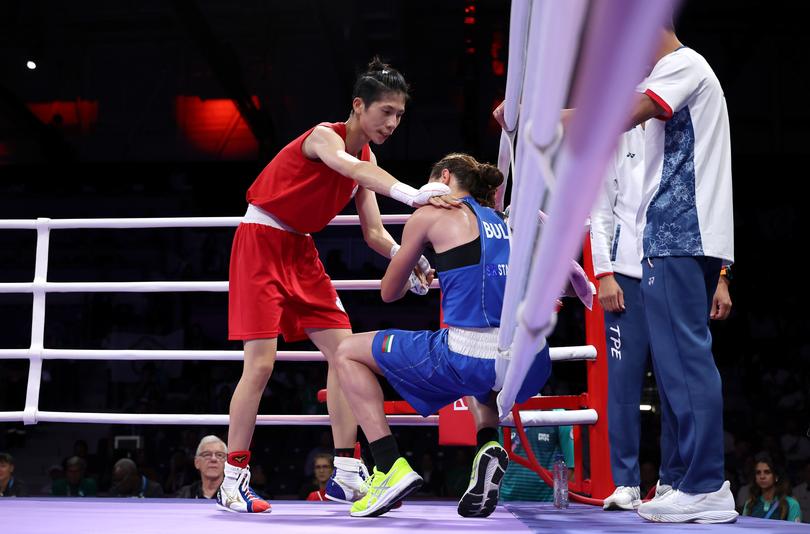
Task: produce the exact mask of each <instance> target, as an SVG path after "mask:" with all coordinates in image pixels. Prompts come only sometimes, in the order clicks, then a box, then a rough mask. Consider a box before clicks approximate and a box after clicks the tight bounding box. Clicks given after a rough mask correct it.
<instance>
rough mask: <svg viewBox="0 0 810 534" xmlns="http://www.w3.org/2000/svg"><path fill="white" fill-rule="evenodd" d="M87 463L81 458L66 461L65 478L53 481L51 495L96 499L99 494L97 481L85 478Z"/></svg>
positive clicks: (72, 457) (71, 458)
mask: <svg viewBox="0 0 810 534" xmlns="http://www.w3.org/2000/svg"><path fill="white" fill-rule="evenodd" d="M86 471H87V462H86V461H85V460H84V458H81V457H80V456H71V457H70V458H68V459H67V460H65V478H59V479H57V480H54V481H53V485H52V486H51V495H57V496H60V497H94V496H95V495H96V493H98V487H97V484H96V481H95V480H94V479H92V478H87V477H85V476H84V474H85V472H86Z"/></svg>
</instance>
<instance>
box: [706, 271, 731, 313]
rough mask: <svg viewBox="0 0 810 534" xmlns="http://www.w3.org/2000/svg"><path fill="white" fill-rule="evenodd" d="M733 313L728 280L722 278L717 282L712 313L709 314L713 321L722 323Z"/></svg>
mask: <svg viewBox="0 0 810 534" xmlns="http://www.w3.org/2000/svg"><path fill="white" fill-rule="evenodd" d="M730 313H731V295H729V292H728V278H726V277H725V276H720V280H718V281H717V289H716V290H715V292H714V298H713V299H712V311H711V313H710V314H709V317H710V318H711V319H714V320H716V321H722V320H724V319H726V318H728V316H729V314H730Z"/></svg>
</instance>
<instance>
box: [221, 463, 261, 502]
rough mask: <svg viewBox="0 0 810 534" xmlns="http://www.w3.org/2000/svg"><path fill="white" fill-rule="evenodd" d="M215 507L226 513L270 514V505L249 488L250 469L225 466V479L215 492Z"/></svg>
mask: <svg viewBox="0 0 810 534" xmlns="http://www.w3.org/2000/svg"><path fill="white" fill-rule="evenodd" d="M217 507H218V508H220V509H221V510H226V511H228V512H237V513H238V512H241V513H248V514H251V513H253V514H257V513H265V514H266V513H270V512H271V511H272V507H271V506H270V503H269V502H267V501H265V500H264V499H262V498H261V497H259V496H258V495H256V493H255V492H254V491H253V489H252V488H251V487H250V467H244V468H239V467H236V466H234V465H231V464H228V463H226V464H225V478H224V479H223V480H222V485H221V486H220V487H219V489H218V490H217Z"/></svg>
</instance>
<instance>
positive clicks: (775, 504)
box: [763, 499, 779, 519]
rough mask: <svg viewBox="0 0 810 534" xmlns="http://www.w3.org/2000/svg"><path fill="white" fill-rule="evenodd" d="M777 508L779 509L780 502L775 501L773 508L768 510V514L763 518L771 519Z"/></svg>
mask: <svg viewBox="0 0 810 534" xmlns="http://www.w3.org/2000/svg"><path fill="white" fill-rule="evenodd" d="M777 508H779V501H777V500H776V499H774V500H773V507H772V508H771V509H770V510H768V513H767V514H765V517H763V519H770V518H771V516H772V515H773V513H774V512H775V511H776V509H777Z"/></svg>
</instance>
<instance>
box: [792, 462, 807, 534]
mask: <svg viewBox="0 0 810 534" xmlns="http://www.w3.org/2000/svg"><path fill="white" fill-rule="evenodd" d="M793 498H794V499H796V501H798V503H799V508H801V511H802V521H804V522H805V523H810V462H807V463H805V464H804V469H802V483H801V484H798V485H797V486H796V487H795V488H793Z"/></svg>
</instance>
